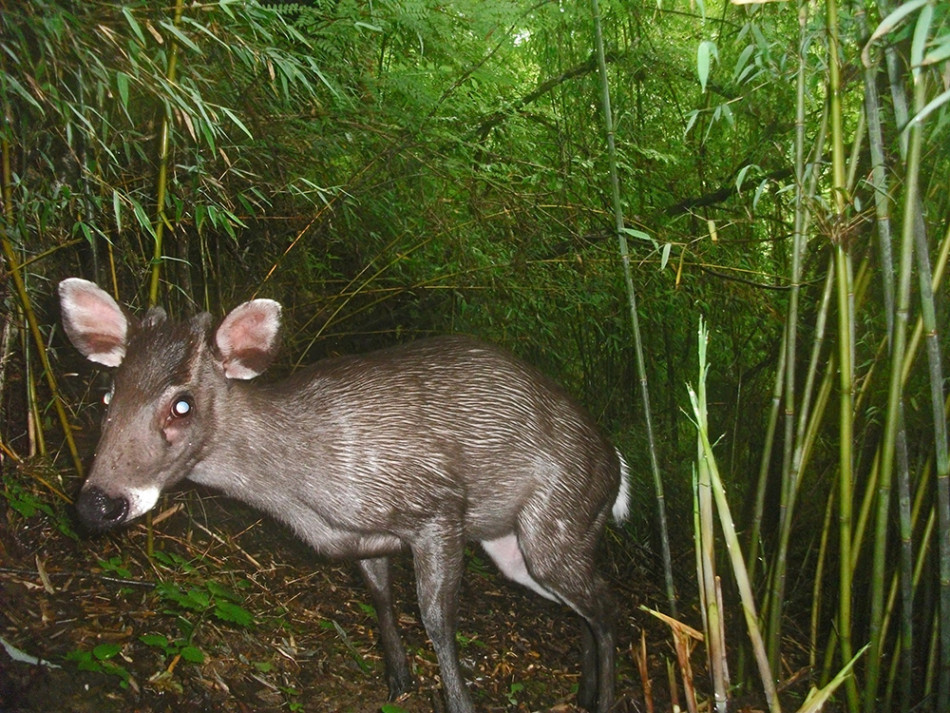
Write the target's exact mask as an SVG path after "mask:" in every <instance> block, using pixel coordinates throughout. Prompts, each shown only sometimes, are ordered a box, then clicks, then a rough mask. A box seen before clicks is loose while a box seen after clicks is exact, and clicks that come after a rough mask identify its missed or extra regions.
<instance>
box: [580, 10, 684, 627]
mask: <svg viewBox="0 0 950 713" xmlns="http://www.w3.org/2000/svg"><path fill="white" fill-rule="evenodd" d="M591 14H592V15H593V20H594V41H595V43H596V45H597V47H596V50H597V66H598V69H599V71H600V80H601V108H602V110H603V113H604V127H605V130H606V133H607V158H608V163H609V166H610V189H611V190H610V194H611V199H612V204H613V212H614V224H615V228H616V231H617V240H618V243H619V246H620V260H621V262H622V263H623V275H624V281H625V283H626V286H627V301H628V303H629V306H630V323H631V326H632V328H633V343H634V349H635V351H636V355H637V374H638V375H639V377H640V393H641V397H642V399H643V413H644V419H645V422H646V423H645V425H646V436H647V443H648V446H649V451H650V468H651V471H652V473H653V486H654V490H655V491H656V505H657V519H658V522H659V526H660V542H661V546H662V548H663V571H664V576H665V580H666V596H667V600H668V602H669V607H670V614H671V615H672V616H674V617H676V616H677V608H678V607H677V605H676V588H675V586H674V583H673V558H672V555H671V554H670V538H669V532H668V527H667V524H666V498H665V496H664V494H663V477H662V475H661V474H660V464H659V460H658V458H657V454H656V439H655V438H654V435H653V417H652V416H651V411H650V389H649V385H648V383H647V373H646V362H645V359H644V356H643V340H642V338H641V335H640V317H639V315H638V313H637V292H636V288H635V287H634V285H633V270H632V268H631V266H630V251H629V249H628V247H627V238H626V234H625V233H624V230H625V226H624V219H623V204H622V201H621V199H620V178H619V177H618V174H617V151H616V146H615V140H614V125H613V113H612V111H611V108H610V82H609V80H608V77H607V61H606V58H605V56H604V37H603V31H602V29H601V21H600V4H599V3H598V1H597V0H591Z"/></svg>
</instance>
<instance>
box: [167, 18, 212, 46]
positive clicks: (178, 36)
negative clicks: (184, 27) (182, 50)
mask: <svg viewBox="0 0 950 713" xmlns="http://www.w3.org/2000/svg"><path fill="white" fill-rule="evenodd" d="M158 25H159V27H161V28H162V29H163V30H165V31H166V32H168V33H169V34H170V35H173V36H174V38H175V40H176V41H177V42H178V44H180V45H183V46H185V47H187V48H188V49H190V50H191V51H192V52H194V53H195V54H204V52H202V51H201V48H200V47H199V46H198V45H196V44H195V42H194V40H192V39H191V38H190V37H189V36H188V35H186V34H185V33H184V32H182V31H181V30H180V29H179V28H178V27H176V26H175V25H174V23H171V22H168V21H167V20H162V21H161V22H159V23H158Z"/></svg>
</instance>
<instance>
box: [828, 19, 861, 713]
mask: <svg viewBox="0 0 950 713" xmlns="http://www.w3.org/2000/svg"><path fill="white" fill-rule="evenodd" d="M825 10H826V20H825V22H826V30H827V34H828V95H829V103H830V104H829V105H830V114H831V168H832V186H831V192H832V196H833V199H834V207H835V215H834V216H833V219H834V220H835V221H836V223H843V221H844V216H845V209H846V206H847V204H846V200H845V198H846V196H845V190H846V188H845V184H846V179H845V164H844V137H843V129H842V120H841V112H842V107H841V68H840V64H839V63H840V57H839V43H838V5H837V0H826V3H825ZM833 240H834V243H835V244H834V253H835V275H836V279H837V295H838V300H837V302H838V360H839V372H838V375H839V384H840V394H839V433H838V440H839V462H838V492H839V499H838V558H839V562H838V629H837V631H838V637H839V643H840V645H841V660H842V661H843V662H847V661H850V660H851V659H852V658H854V648H853V646H852V643H851V586H852V581H853V578H854V573H853V570H852V565H851V518H852V512H851V511H852V497H853V493H852V489H853V474H852V469H853V463H852V459H853V456H852V452H851V447H852V442H853V438H854V432H853V426H854V423H853V414H852V401H853V394H852V372H853V365H854V340H853V334H854V317H853V311H852V301H851V300H852V297H851V295H852V290H851V278H852V274H851V257H850V254H849V252H848V246H847V243H846V236H843V235H835V236H833ZM845 691H846V692H847V698H848V708H849V709H850V710H851V711H852V713H857V710H858V707H859V696H858V687H857V684H856V682H855V680H854V678H853V677H851V678H848V680H847V682H846V684H845Z"/></svg>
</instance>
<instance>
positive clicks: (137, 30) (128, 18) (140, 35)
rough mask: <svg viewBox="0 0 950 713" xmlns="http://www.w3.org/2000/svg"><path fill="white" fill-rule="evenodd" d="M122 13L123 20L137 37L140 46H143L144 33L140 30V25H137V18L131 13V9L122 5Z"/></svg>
mask: <svg viewBox="0 0 950 713" xmlns="http://www.w3.org/2000/svg"><path fill="white" fill-rule="evenodd" d="M122 14H123V15H124V16H125V21H126V22H127V23H129V27H130V28H131V29H132V32H133V33H134V34H135V36H136V37H137V38H138V41H139V43H140V44H141V45H142V46H145V44H146V42H145V33H144V32H142V26H141V25H139V22H138V20H136V19H135V15H133V14H132V10H130V9H129V8H128V7H123V8H122Z"/></svg>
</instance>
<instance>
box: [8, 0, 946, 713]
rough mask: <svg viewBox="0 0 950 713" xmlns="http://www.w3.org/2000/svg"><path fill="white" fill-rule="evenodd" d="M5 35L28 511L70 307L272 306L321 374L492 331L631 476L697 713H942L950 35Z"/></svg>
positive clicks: (67, 417)
mask: <svg viewBox="0 0 950 713" xmlns="http://www.w3.org/2000/svg"><path fill="white" fill-rule="evenodd" d="M0 28H2V33H0V102H2V112H3V122H2V135H0V141H2V147H0V148H2V165H0V181H2V186H0V188H2V202H3V210H2V216H0V226H2V234H0V240H2V247H3V283H2V284H3V292H2V295H0V296H2V299H3V304H4V310H3V334H2V355H0V359H2V369H0V396H2V409H3V412H2V421H0V423H2V426H0V428H2V433H0V437H2V440H0V447H2V459H3V468H4V470H3V478H4V488H5V490H4V492H5V493H7V494H9V492H10V489H11V487H13V486H12V484H13V483H17V487H31V488H35V489H36V491H37V492H38V493H39V495H40V496H41V497H43V498H47V499H49V500H50V501H53V502H56V503H57V504H58V506H63V503H64V502H65V499H66V498H67V497H68V494H69V493H71V492H75V490H76V488H77V487H78V483H79V478H80V471H81V468H82V458H83V456H84V454H83V453H82V446H81V445H77V444H76V443H74V440H73V437H72V434H73V432H74V430H75V427H76V424H77V423H78V422H80V421H84V419H87V418H89V413H90V412H89V409H88V408H87V407H88V404H89V402H90V401H92V400H93V398H92V395H91V393H90V392H89V391H88V389H87V387H88V385H87V384H86V383H85V382H83V383H80V382H81V381H82V380H80V379H77V378H75V376H70V374H71V371H70V370H71V369H72V362H70V361H69V357H68V356H67V353H66V352H67V350H66V349H65V345H64V343H63V340H62V336H61V334H60V333H59V330H58V329H57V327H56V326H55V325H56V318H57V313H56V307H55V303H54V302H53V300H52V295H53V292H54V290H53V288H54V286H55V284H56V282H57V281H58V280H59V279H61V278H62V277H65V276H68V275H75V274H82V275H83V276H85V277H88V278H90V279H95V280H97V281H98V282H99V283H100V284H102V285H108V286H109V290H110V291H111V292H113V293H114V294H116V295H117V296H119V298H120V299H121V300H122V301H123V302H125V303H127V304H130V305H133V306H136V307H141V306H145V305H149V304H155V303H162V304H165V305H167V306H169V308H170V309H171V310H172V311H188V310H190V309H191V308H192V307H199V308H202V309H208V310H210V311H212V312H214V313H215V314H218V315H220V314H223V311H222V310H224V309H226V308H227V307H228V306H230V305H233V304H234V303H236V302H237V301H240V300H242V299H247V298H249V297H250V296H252V295H254V294H257V293H261V294H265V293H266V294H268V295H270V296H274V297H276V298H278V299H280V300H281V301H282V302H283V303H284V304H286V305H288V308H289V312H290V314H291V315H292V316H291V317H289V318H288V323H289V324H293V325H294V326H295V328H296V329H297V332H296V333H295V334H294V335H292V342H293V345H292V346H293V348H292V349H288V350H287V351H288V353H292V354H293V355H295V358H296V357H298V356H299V361H303V360H309V359H312V358H315V357H317V356H320V355H322V354H327V353H332V352H334V351H340V350H356V349H362V348H366V347H369V346H374V345H378V344H382V343H387V342H391V341H394V340H396V339H402V338H406V337H409V336H412V335H415V334H425V333H433V332H446V331H465V332H471V333H475V334H479V335H481V336H484V337H486V338H489V339H493V340H495V341H498V342H500V343H503V344H507V345H508V346H510V347H511V348H513V349H514V350H515V351H518V352H519V353H521V354H522V355H523V356H525V357H526V358H528V359H529V360H531V361H534V362H535V363H538V364H539V366H542V367H543V368H544V369H545V370H547V371H549V372H550V373H552V375H554V376H556V377H557V378H558V379H559V380H561V381H563V382H564V383H566V384H567V385H568V386H569V387H570V388H571V390H572V391H574V392H575V393H577V394H578V395H579V397H580V398H581V400H583V401H584V402H585V403H586V404H587V405H588V406H589V407H590V408H591V410H592V412H593V413H595V414H596V415H597V417H598V418H599V419H600V420H601V421H602V422H603V423H604V425H605V426H606V427H607V428H608V429H609V430H610V431H611V433H612V434H613V436H614V438H615V440H616V442H617V443H618V444H620V446H621V448H622V449H623V450H624V452H625V453H626V454H628V458H629V460H630V461H631V464H632V465H634V470H635V471H637V472H638V481H637V488H636V490H637V495H636V499H637V503H636V506H637V511H638V512H639V514H640V515H639V520H638V521H635V522H634V523H632V524H631V525H629V526H628V527H629V531H628V532H627V533H626V534H627V536H628V537H629V538H631V540H638V541H644V542H649V543H651V546H650V552H652V553H653V556H654V557H655V559H656V563H655V569H654V571H655V572H656V579H657V581H656V582H655V586H656V588H657V589H658V590H661V591H662V592H663V594H662V595H661V596H660V597H658V598H657V601H655V602H651V608H654V609H657V610H662V611H664V612H665V613H666V614H668V615H671V616H673V617H675V618H680V619H683V620H686V621H689V622H690V623H691V624H692V625H694V626H697V627H698V628H701V629H703V631H704V641H705V646H704V654H705V656H706V660H705V662H704V664H703V666H704V668H705V670H706V672H707V673H708V675H709V680H708V682H702V683H701V684H700V686H699V687H700V690H701V691H702V694H701V695H702V696H703V697H706V698H708V699H709V701H710V706H715V707H716V709H717V710H726V709H727V708H728V707H729V705H730V704H731V703H730V702H731V701H732V700H734V698H735V697H736V696H739V695H744V694H745V693H752V694H753V695H757V696H762V697H763V698H764V700H765V701H766V705H767V706H768V707H769V708H770V709H771V710H774V711H777V710H779V709H780V708H781V707H783V706H784V707H785V708H793V709H802V710H810V709H816V708H817V707H819V706H820V704H822V703H824V702H825V701H826V700H828V699H832V698H833V700H834V702H835V705H837V706H838V707H839V708H840V709H846V710H849V711H853V712H855V713H857V712H858V711H865V712H867V713H871V712H872V711H876V710H882V711H883V710H888V711H889V710H902V711H910V710H928V711H935V712H940V711H946V710H950V459H948V443H947V440H948V428H947V411H948V408H950V400H948V398H950V387H948V384H950V380H948V375H947V372H946V370H947V368H948V364H947V352H948V344H950V341H948V336H947V332H948V329H950V324H948V314H950V311H948V304H947V295H948V294H950V293H948V291H947V287H946V277H945V273H946V269H947V262H948V256H950V151H948V147H950V5H948V4H947V3H946V2H939V1H937V0H909V1H908V2H905V3H895V2H888V1H887V0H876V1H874V2H872V1H870V0H867V1H862V2H852V3H842V2H840V0H822V1H821V2H818V1H815V2H804V1H802V0H790V1H789V2H768V3H759V2H754V1H753V0H740V1H739V2H735V3H728V2H725V3H724V2H717V3H703V2H702V1H701V0H696V1H695V2H689V3H687V2H685V1H684V0H677V1H676V2H666V1H665V0H664V1H663V2H649V3H630V2H620V1H619V0H600V1H599V2H598V0H592V1H591V2H590V3H583V2H582V3H567V2H558V1H556V0H552V1H550V2H548V1H545V0H541V1H540V2H537V3H521V2H514V1H503V0H498V1H497V2H496V1H492V2H479V1H478V0H449V1H448V2H441V3H434V2H430V1H429V0H399V1H397V0H393V1H392V2H379V1H374V2H363V1H362V0H311V1H310V2H301V3H289V2H280V3H278V2H274V3H257V2H238V1H236V0H217V1H213V2H204V3H190V2H189V3H186V2H184V1H183V0H176V2H173V3H165V4H163V3H156V2H153V1H152V0H130V1H129V2H123V3H112V4H99V3H84V2H78V1H76V2H71V1H69V0H37V1H36V2H31V3H20V2H13V1H11V0H7V1H5V2H4V1H0ZM299 361H297V362H296V363H299ZM294 365H295V364H286V365H285V366H286V367H287V368H288V369H289V368H292V367H293V366H294ZM40 462H42V463H53V464H54V465H55V467H56V468H57V473H58V475H57V476H56V478H55V479H54V480H55V482H52V481H50V480H49V478H48V473H47V471H46V470H43V472H44V473H47V474H46V475H44V476H43V477H42V478H40V477H38V476H37V477H35V478H34V474H35V473H37V472H39V468H38V467H37V466H36V464H37V463H40ZM8 521H9V522H10V523H12V524H11V525H10V526H11V527H15V526H16V520H15V519H11V518H8ZM653 544H655V547H654V546H653ZM683 553H686V555H685V556H684V554H683ZM631 556H635V554H634V549H633V548H631ZM646 616H649V615H648V614H644V617H646ZM692 619H695V621H692ZM624 625H627V624H624ZM629 625H630V626H635V625H636V623H635V622H631V623H629ZM802 677H804V678H805V679H806V680H807V681H808V683H809V686H810V687H813V688H814V695H813V697H811V698H808V699H806V698H805V696H804V695H799V696H798V697H797V698H796V697H795V696H791V695H789V694H788V692H787V690H786V688H787V687H786V683H787V682H788V681H790V680H793V679H795V680H799V679H801V678H802ZM783 692H784V694H783Z"/></svg>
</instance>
